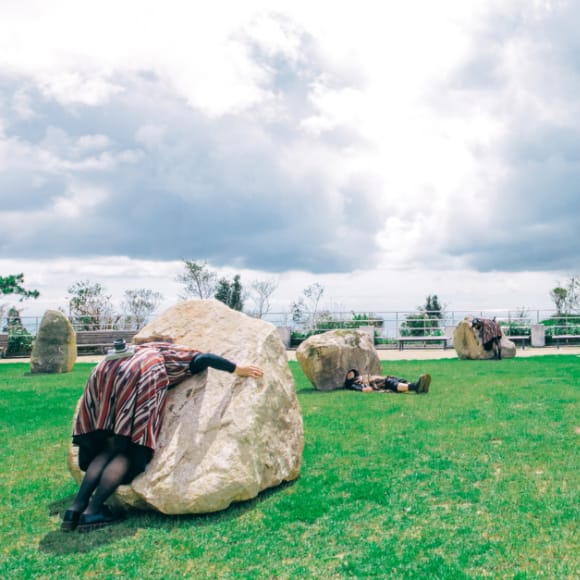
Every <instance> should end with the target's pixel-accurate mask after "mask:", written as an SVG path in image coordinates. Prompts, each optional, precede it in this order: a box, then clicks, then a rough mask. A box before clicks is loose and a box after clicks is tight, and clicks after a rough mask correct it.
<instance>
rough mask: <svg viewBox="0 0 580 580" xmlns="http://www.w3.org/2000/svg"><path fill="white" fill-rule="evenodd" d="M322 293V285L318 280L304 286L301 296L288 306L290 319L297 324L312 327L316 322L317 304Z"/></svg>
mask: <svg viewBox="0 0 580 580" xmlns="http://www.w3.org/2000/svg"><path fill="white" fill-rule="evenodd" d="M323 294H324V286H322V285H321V284H319V283H318V282H316V283H314V284H311V285H310V286H307V287H306V288H304V290H303V291H302V296H301V297H300V298H298V300H297V301H296V302H293V303H292V305H291V307H290V310H291V312H292V320H293V321H294V322H296V323H297V324H306V325H308V326H310V328H314V327H315V326H316V322H317V316H318V306H319V304H320V299H321V298H322V295H323Z"/></svg>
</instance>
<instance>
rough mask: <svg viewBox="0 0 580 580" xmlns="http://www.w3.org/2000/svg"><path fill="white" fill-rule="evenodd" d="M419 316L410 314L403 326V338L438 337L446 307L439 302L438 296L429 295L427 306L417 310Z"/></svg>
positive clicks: (426, 301)
mask: <svg viewBox="0 0 580 580" xmlns="http://www.w3.org/2000/svg"><path fill="white" fill-rule="evenodd" d="M417 311H418V312H417V314H409V315H407V317H406V318H405V322H403V324H401V335H402V336H430V335H437V334H438V331H439V323H440V321H441V319H442V318H443V313H444V306H443V305H442V304H441V303H440V302H439V297H438V296H437V294H433V295H431V294H429V295H428V296H427V298H426V299H425V305H424V306H419V307H418V308H417Z"/></svg>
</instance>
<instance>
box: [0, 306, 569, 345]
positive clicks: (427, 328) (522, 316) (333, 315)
mask: <svg viewBox="0 0 580 580" xmlns="http://www.w3.org/2000/svg"><path fill="white" fill-rule="evenodd" d="M468 316H469V317H479V318H492V319H493V318H495V319H496V320H497V321H498V322H499V324H500V325H501V326H502V328H503V330H504V334H506V335H507V336H509V335H518V336H521V335H526V334H530V332H531V327H532V326H533V325H536V324H543V325H544V326H545V329H546V337H547V338H550V337H553V336H561V335H567V336H573V337H574V336H578V337H579V341H580V314H579V313H576V314H560V313H557V312H556V310H548V309H536V308H526V309H523V308H520V309H517V310H514V309H511V310H510V309H473V310H445V311H443V312H425V313H420V312H418V311H417V310H414V311H412V310H393V311H380V312H372V313H356V312H353V311H342V312H328V311H324V312H321V313H318V314H317V315H316V316H314V317H312V318H310V319H308V320H306V321H302V322H300V323H296V322H293V321H292V318H291V315H290V313H288V312H273V313H268V314H267V315H265V316H264V317H263V319H264V320H267V321H268V322H271V323H272V324H274V325H275V326H278V327H286V328H288V329H289V330H290V331H291V332H292V333H296V334H312V333H318V332H325V331H327V330H333V329H337V328H361V327H371V328H372V329H373V332H374V335H375V338H376V339H378V340H379V341H381V340H384V341H389V340H396V339H397V338H399V337H401V336H443V335H445V334H446V333H447V334H448V333H449V332H450V329H452V328H454V327H455V326H457V324H458V323H459V322H461V321H462V320H464V319H465V318H466V317H468ZM20 320H21V323H22V327H23V328H24V329H26V331H27V332H29V333H30V334H31V335H33V336H35V335H36V334H37V332H38V328H39V326H40V322H41V320H42V317H41V316H22V317H21V319H20ZM8 322H9V321H8V320H7V318H6V317H4V318H3V319H2V320H1V321H0V332H2V333H6V332H7V331H8V330H9V328H8V327H9V324H8ZM72 324H73V327H74V328H75V330H136V331H137V330H139V328H140V327H142V326H143V325H144V324H145V322H143V323H141V324H140V325H136V324H134V322H132V321H130V320H123V321H115V322H111V321H108V322H105V323H87V321H86V320H84V321H83V320H73V321H72Z"/></svg>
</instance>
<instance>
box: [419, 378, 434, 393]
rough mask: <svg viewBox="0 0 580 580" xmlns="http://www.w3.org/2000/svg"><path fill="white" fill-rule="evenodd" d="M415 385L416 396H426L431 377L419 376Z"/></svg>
mask: <svg viewBox="0 0 580 580" xmlns="http://www.w3.org/2000/svg"><path fill="white" fill-rule="evenodd" d="M416 384H417V394H418V395H426V394H427V393H428V392H429V385H430V384H431V375H421V376H420V377H419V380H418V381H417V383H416Z"/></svg>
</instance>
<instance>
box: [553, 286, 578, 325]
mask: <svg viewBox="0 0 580 580" xmlns="http://www.w3.org/2000/svg"><path fill="white" fill-rule="evenodd" d="M550 298H551V299H552V301H553V302H554V305H555V306H556V311H557V315H558V316H560V315H562V314H571V313H572V312H574V311H575V310H578V308H579V307H580V279H579V277H578V276H570V279H569V280H568V282H567V284H566V285H565V287H564V286H562V285H559V286H557V287H556V288H554V289H553V290H550Z"/></svg>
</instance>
